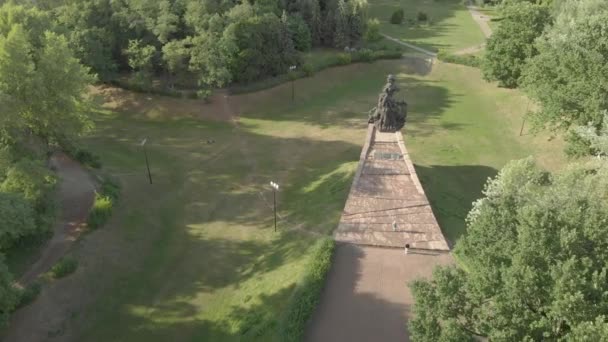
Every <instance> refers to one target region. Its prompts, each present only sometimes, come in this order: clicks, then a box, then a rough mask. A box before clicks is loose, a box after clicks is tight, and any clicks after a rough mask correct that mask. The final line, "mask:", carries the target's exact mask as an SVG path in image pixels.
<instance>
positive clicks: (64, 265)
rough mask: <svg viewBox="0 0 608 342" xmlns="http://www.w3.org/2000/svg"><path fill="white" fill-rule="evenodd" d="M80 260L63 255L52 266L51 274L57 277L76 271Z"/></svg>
mask: <svg viewBox="0 0 608 342" xmlns="http://www.w3.org/2000/svg"><path fill="white" fill-rule="evenodd" d="M77 268H78V260H76V259H74V258H72V257H63V258H61V260H59V261H58V262H57V263H56V264H55V265H54V266H53V267H52V268H51V276H52V277H53V278H55V279H59V278H63V277H65V276H67V275H70V274H72V273H74V271H76V269H77Z"/></svg>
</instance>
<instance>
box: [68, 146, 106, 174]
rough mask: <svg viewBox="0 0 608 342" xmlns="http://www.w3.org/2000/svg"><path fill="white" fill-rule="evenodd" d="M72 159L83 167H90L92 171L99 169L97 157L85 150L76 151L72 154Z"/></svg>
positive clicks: (99, 163)
mask: <svg viewBox="0 0 608 342" xmlns="http://www.w3.org/2000/svg"><path fill="white" fill-rule="evenodd" d="M74 158H75V159H76V160H78V161H79V162H80V163H81V164H83V165H86V166H89V167H92V168H94V169H101V160H100V159H99V156H97V155H94V154H93V153H91V152H89V151H87V150H84V149H78V150H77V151H76V153H75V154H74Z"/></svg>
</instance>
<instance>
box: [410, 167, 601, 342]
mask: <svg viewBox="0 0 608 342" xmlns="http://www.w3.org/2000/svg"><path fill="white" fill-rule="evenodd" d="M606 189H608V166H607V165H606V163H605V161H599V162H597V163H592V164H584V165H583V164H578V165H572V166H571V167H569V168H568V169H566V170H564V171H562V172H559V173H557V174H553V175H552V174H549V173H547V172H544V171H542V170H540V169H538V168H537V167H536V166H535V164H534V162H533V161H532V160H531V159H525V160H520V161H514V162H511V163H510V164H508V165H507V166H505V168H504V169H503V170H502V171H501V172H500V173H499V175H498V176H497V177H496V178H494V179H492V180H490V181H489V182H488V184H487V185H486V188H485V191H484V195H485V197H484V198H483V199H481V200H478V201H477V202H475V203H474V205H473V209H472V210H471V212H470V213H469V216H468V218H467V222H468V230H467V234H466V235H465V236H464V237H463V238H462V239H461V240H459V242H458V243H457V246H456V249H455V253H456V254H457V255H458V257H459V259H460V260H461V261H462V264H463V265H466V269H462V268H457V267H454V266H452V267H443V268H438V269H436V270H435V272H434V274H433V278H432V279H431V280H430V281H424V280H422V281H417V282H415V283H413V284H412V285H411V287H412V291H413V293H414V297H415V299H416V305H415V318H414V320H413V321H412V322H411V323H410V326H409V328H410V331H411V336H412V339H414V340H416V341H474V340H475V338H477V337H480V336H481V337H487V338H489V339H490V340H501V341H538V340H564V341H565V340H580V341H591V340H593V341H595V340H596V339H593V338H592V339H588V338H589V336H603V337H605V336H606V335H605V332H606V329H607V326H608V323H607V322H608V321H607V318H608V230H607V229H606V227H607V226H608V192H607V191H606ZM585 336H587V337H585ZM598 340H599V339H598Z"/></svg>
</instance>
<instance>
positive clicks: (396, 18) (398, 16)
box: [390, 8, 405, 25]
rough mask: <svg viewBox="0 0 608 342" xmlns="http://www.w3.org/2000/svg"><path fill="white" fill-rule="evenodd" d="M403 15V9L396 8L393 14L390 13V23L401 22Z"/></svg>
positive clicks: (397, 23)
mask: <svg viewBox="0 0 608 342" xmlns="http://www.w3.org/2000/svg"><path fill="white" fill-rule="evenodd" d="M404 17H405V13H404V12H403V9H402V8H400V9H398V10H396V11H395V12H393V14H392V15H391V20H390V21H391V24H395V25H400V24H402V23H403V18H404Z"/></svg>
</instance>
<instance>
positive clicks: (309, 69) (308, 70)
mask: <svg viewBox="0 0 608 342" xmlns="http://www.w3.org/2000/svg"><path fill="white" fill-rule="evenodd" d="M300 69H301V70H302V72H303V73H304V76H306V77H308V76H312V75H314V74H315V67H314V66H313V65H312V63H304V64H303V65H302V67H301V68H300Z"/></svg>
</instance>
